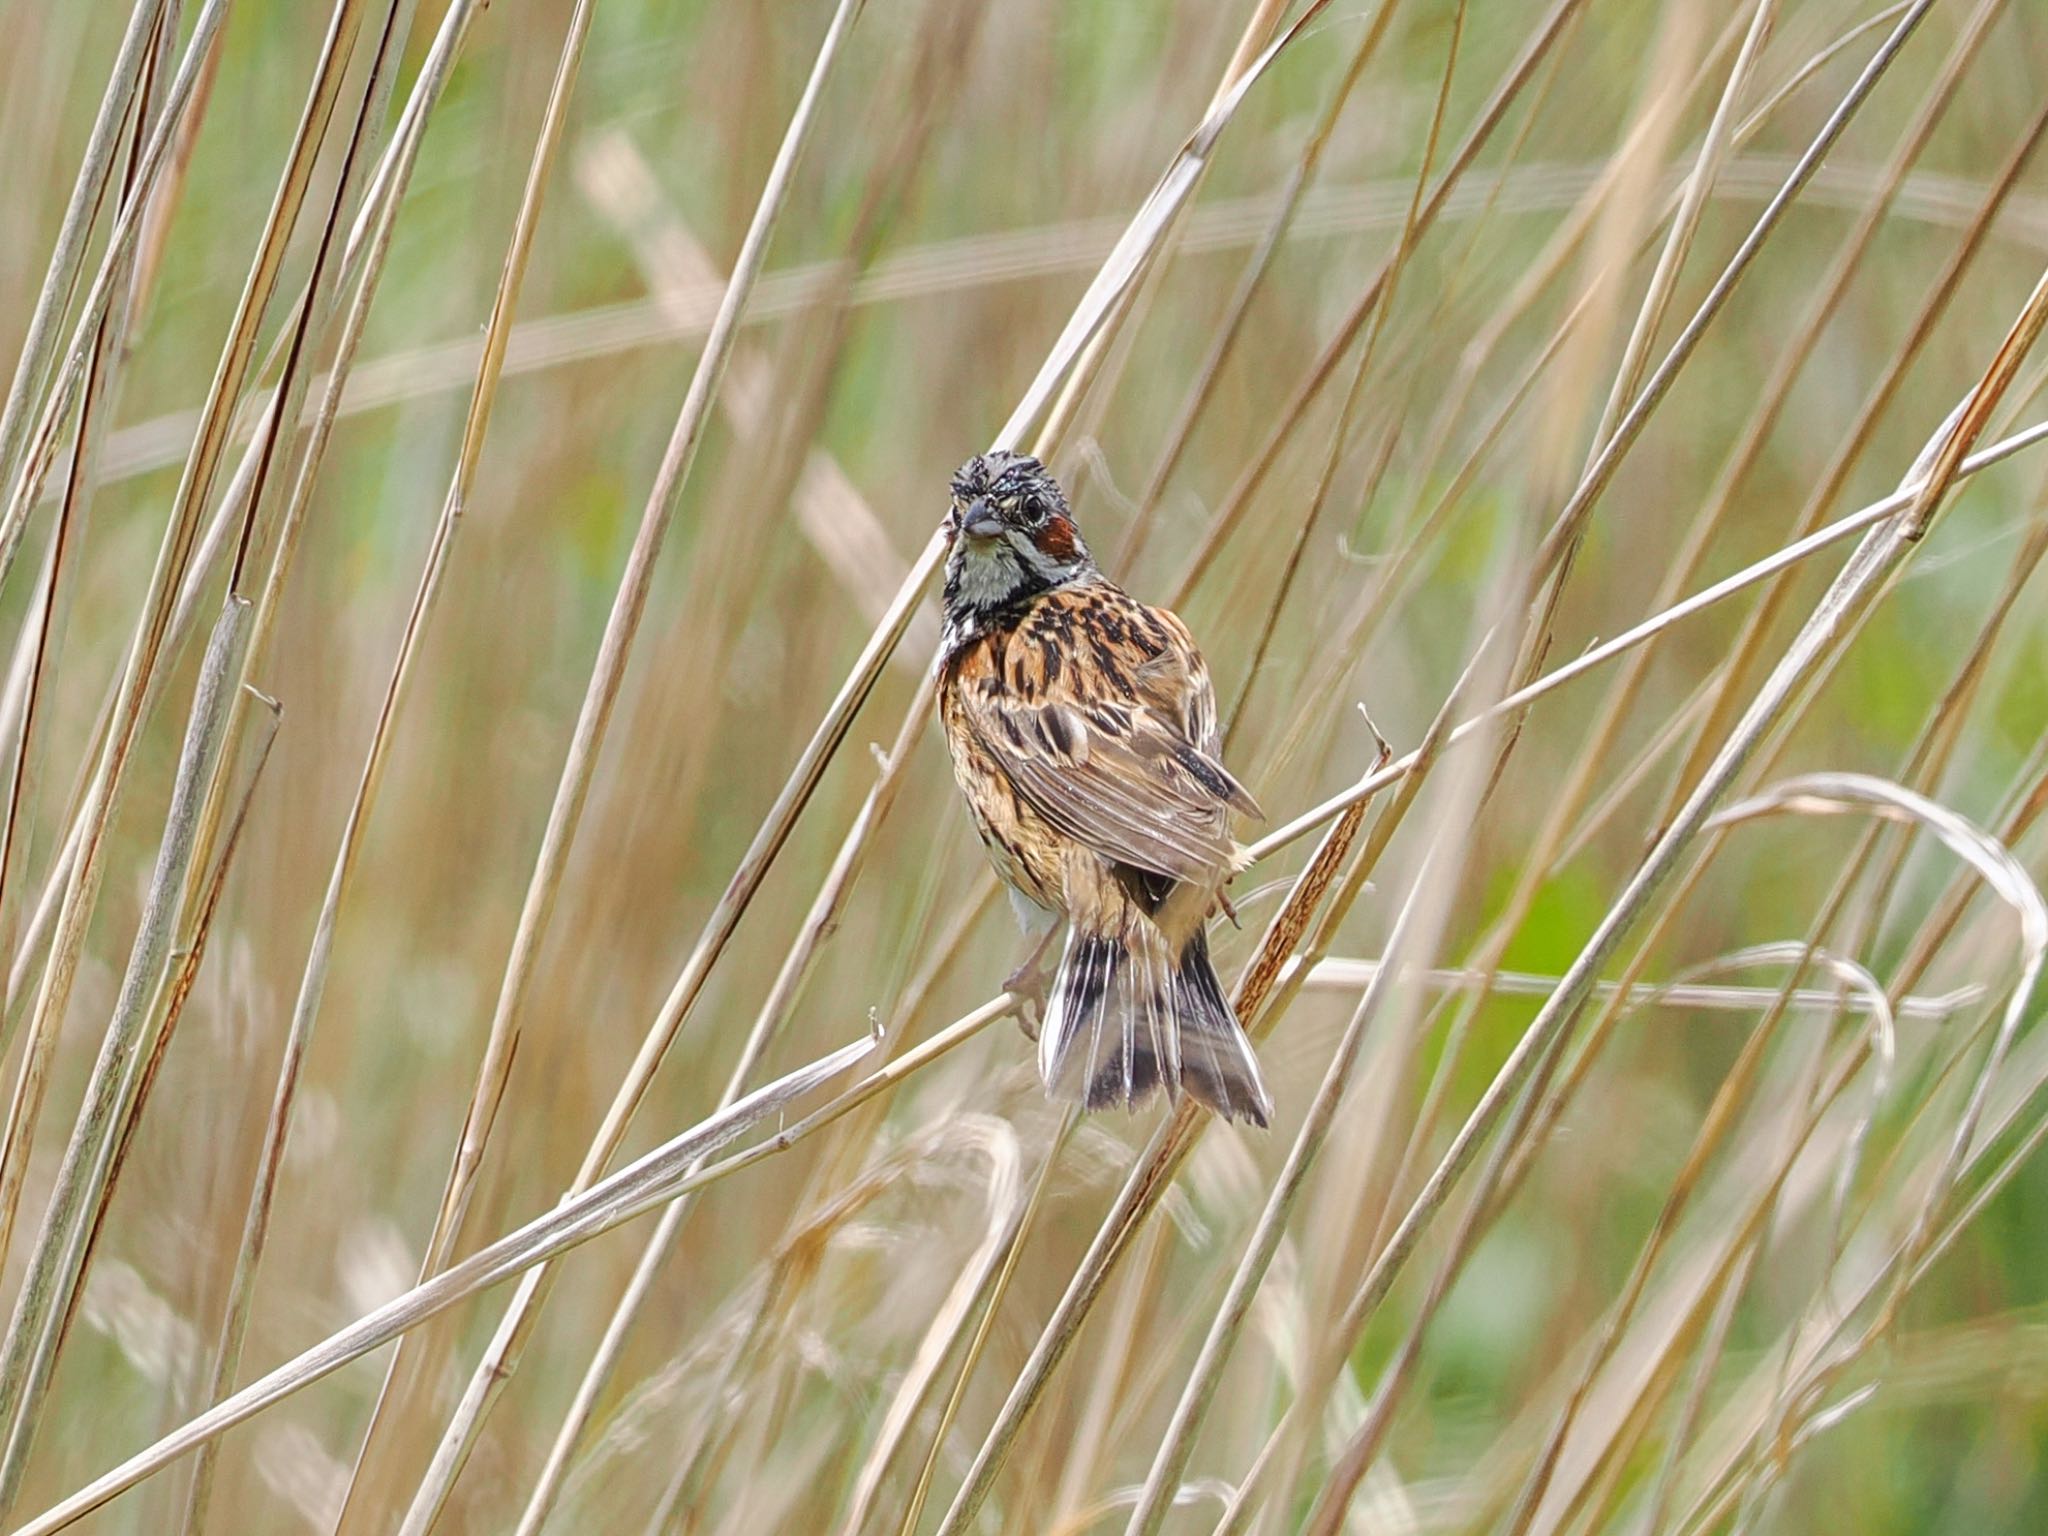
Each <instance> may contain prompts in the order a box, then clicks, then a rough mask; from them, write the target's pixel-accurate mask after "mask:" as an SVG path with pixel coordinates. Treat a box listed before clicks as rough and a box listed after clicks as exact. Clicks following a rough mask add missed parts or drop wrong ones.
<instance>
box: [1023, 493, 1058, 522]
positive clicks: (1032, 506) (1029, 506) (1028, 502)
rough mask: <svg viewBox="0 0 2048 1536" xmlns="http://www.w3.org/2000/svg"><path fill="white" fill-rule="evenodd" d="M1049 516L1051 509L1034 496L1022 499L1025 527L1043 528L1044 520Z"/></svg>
mask: <svg viewBox="0 0 2048 1536" xmlns="http://www.w3.org/2000/svg"><path fill="white" fill-rule="evenodd" d="M1051 515H1052V508H1051V507H1048V506H1047V505H1046V504H1045V502H1044V501H1042V500H1041V499H1040V498H1038V497H1036V496H1027V497H1025V498H1024V526H1025V527H1027V528H1043V527H1044V526H1045V520H1046V518H1048V517H1049V516H1051Z"/></svg>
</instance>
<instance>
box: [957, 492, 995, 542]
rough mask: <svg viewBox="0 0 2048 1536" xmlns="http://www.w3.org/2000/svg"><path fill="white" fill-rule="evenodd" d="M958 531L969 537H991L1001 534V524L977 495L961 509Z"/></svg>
mask: <svg viewBox="0 0 2048 1536" xmlns="http://www.w3.org/2000/svg"><path fill="white" fill-rule="evenodd" d="M960 531H961V532H962V533H964V534H966V535H967V537H968V538H970V539H993V538H996V537H999V536H1000V535H1001V533H1002V531H1003V525H1002V523H1001V522H999V521H998V520H997V518H996V515H995V513H993V512H991V511H990V510H989V505H988V503H987V502H986V501H984V500H982V498H981V497H979V496H977V497H975V498H974V500H973V501H971V502H969V503H968V504H967V505H966V507H965V508H963V509H962V510H961V513H960Z"/></svg>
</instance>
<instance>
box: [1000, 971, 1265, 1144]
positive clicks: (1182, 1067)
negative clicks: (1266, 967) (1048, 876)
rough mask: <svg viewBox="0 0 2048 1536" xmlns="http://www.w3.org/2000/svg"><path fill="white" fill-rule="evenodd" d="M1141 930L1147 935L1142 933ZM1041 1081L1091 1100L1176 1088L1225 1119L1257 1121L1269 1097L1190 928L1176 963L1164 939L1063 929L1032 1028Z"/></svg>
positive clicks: (1127, 1098) (1064, 1094)
mask: <svg viewBox="0 0 2048 1536" xmlns="http://www.w3.org/2000/svg"><path fill="white" fill-rule="evenodd" d="M1144 937H1145V938H1150V937H1152V935H1150V934H1147V935H1145V936H1144ZM1038 1066H1039V1072H1040V1075H1041V1076H1043V1077H1044V1079H1045V1086H1046V1088H1047V1090H1048V1091H1049V1092H1051V1093H1053V1094H1055V1095H1057V1096H1059V1097H1061V1098H1070V1099H1080V1100H1082V1101H1083V1102H1084V1103H1086V1104H1087V1106H1088V1107H1089V1108H1090V1109H1102V1108H1104V1107H1106V1106H1109V1105H1112V1104H1121V1105H1123V1106H1125V1107H1126V1108H1133V1107H1135V1106H1136V1105H1137V1104H1138V1103H1140V1102H1141V1101H1142V1100H1144V1099H1145V1098H1146V1097H1147V1096H1148V1095H1150V1094H1151V1093H1152V1091H1153V1090H1154V1089H1156V1088H1159V1087H1161V1086H1164V1087H1165V1088H1166V1089H1167V1091H1168V1092H1169V1093H1171V1094H1175V1095H1178V1094H1179V1093H1180V1092H1181V1091H1182V1090H1185V1091H1186V1092H1188V1093H1190V1094H1193V1095H1194V1097H1195V1098H1196V1099H1197V1100H1199V1101H1200V1102H1202V1103H1203V1104H1206V1105H1208V1106H1209V1108H1211V1109H1213V1110H1214V1111H1216V1113H1217V1114H1219V1115H1222V1116H1223V1117H1224V1118H1225V1119H1243V1120H1249V1121H1251V1122H1252V1123H1253V1124H1254V1125H1259V1126H1263V1125H1265V1124H1266V1123H1267V1121H1268V1120H1269V1119H1270V1118H1271V1117H1272V1113H1273V1101H1272V1100H1271V1098H1269V1097H1268V1096H1267V1093H1266V1085H1265V1084H1264V1082H1262V1081H1261V1080H1260V1077H1259V1063H1258V1058H1257V1057H1256V1056H1254V1055H1253V1054H1252V1046H1251V1041H1250V1040H1248V1039H1247V1038H1245V1033H1244V1030H1243V1028H1242V1027H1241V1026H1240V1025H1239V1024H1238V1022H1237V1015H1236V1014H1234V1013H1233V1012H1231V1008H1230V1001H1229V999H1228V998H1226V997H1225V996H1224V995H1223V985H1222V983H1221V982H1219V981H1218V980H1217V979H1216V968H1215V967H1214V966H1213V965H1211V964H1210V963H1209V941H1208V939H1207V938H1206V937H1205V936H1204V935H1203V934H1201V933H1200V932H1197V933H1196V934H1195V936H1194V938H1192V939H1191V940H1189V941H1188V944H1187V947H1186V948H1185V949H1183V950H1182V951H1181V956H1180V962H1179V964H1177V965H1175V964H1173V963H1172V962H1171V961H1169V960H1168V959H1167V957H1166V954H1165V950H1164V945H1163V944H1162V943H1153V944H1146V943H1144V942H1143V940H1142V939H1141V941H1140V942H1139V943H1138V944H1136V945H1126V944H1125V943H1124V942H1123V941H1122V940H1121V939H1116V938H1109V937H1106V936H1104V935H1101V934H1090V933H1081V932H1079V931H1071V932H1069V934H1068V935H1067V948H1066V953H1065V954H1064V955H1062V956H1061V958H1060V969H1059V974H1058V975H1057V976H1056V977H1055V978H1054V979H1053V984H1052V997H1051V1000H1050V1002H1049V1003H1048V1005H1047V1008H1046V1017H1045V1024H1044V1027H1043V1029H1042V1030H1041V1031H1040V1033H1039V1037H1038Z"/></svg>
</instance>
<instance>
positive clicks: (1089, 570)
mask: <svg viewBox="0 0 2048 1536" xmlns="http://www.w3.org/2000/svg"><path fill="white" fill-rule="evenodd" d="M946 532H947V534H948V536H949V537H950V538H951V539H952V541H953V547H952V548H951V550H949V551H948V553H947V556H946V627H947V630H948V633H949V636H951V637H953V638H954V639H955V640H958V639H963V638H968V637H971V636H972V635H973V634H975V633H978V632H979V631H980V630H981V629H982V628H983V627H985V625H986V624H987V622H988V621H989V620H990V619H991V618H993V617H994V616H995V615H996V614H998V613H1000V612H1002V611H1003V610H1004V609H1006V608H1009V607H1011V606H1012V605H1014V604H1016V603H1020V602H1023V601H1024V600H1025V599H1027V598H1030V597H1034V596H1036V595H1037V594H1038V593H1040V592H1049V591H1051V590H1052V589H1053V588H1055V587H1063V586H1066V585H1068V584H1069V583H1071V582H1074V581H1079V580H1084V579H1087V578H1089V577H1091V576H1093V575H1094V574H1095V561H1094V559H1093V557H1091V556H1090V555H1089V553H1088V546H1087V544H1085V543H1084V542H1083V541H1082V539H1081V530H1080V529H1079V528H1076V527H1075V526H1074V519H1073V516H1072V514H1071V513H1070V512H1069V511H1068V509H1067V498H1066V495H1065V493H1064V492H1062V491H1061V490H1060V487H1059V482H1058V481H1057V480H1055V479H1053V477H1052V475H1051V474H1050V473H1049V472H1048V471H1047V470H1046V467H1045V466H1044V465H1043V464H1041V463H1039V462H1038V460H1036V459H1034V458H1031V457H1030V456H1029V455H1027V454H1021V453H1010V452H1008V451H1006V450H1004V449H997V450H996V451H995V452H993V453H982V454H976V455H975V456H974V457H973V458H971V459H969V460H968V461H967V462H966V463H965V464H962V465H961V466H960V468H959V469H958V470H956V471H955V472H954V475H953V502H952V508H951V510H950V511H949V512H948V513H947V514H946Z"/></svg>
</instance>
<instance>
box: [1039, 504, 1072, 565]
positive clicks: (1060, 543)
mask: <svg viewBox="0 0 2048 1536" xmlns="http://www.w3.org/2000/svg"><path fill="white" fill-rule="evenodd" d="M1031 542H1032V543H1034V544H1036V545H1037V546H1038V547H1039V549H1040V550H1041V551H1043V552H1044V553H1045V554H1047V555H1050V556H1051V557H1052V558H1053V559H1055V560H1057V561H1059V562H1060V563H1061V564H1063V565H1064V564H1065V563H1066V562H1067V561H1069V560H1071V559H1073V558H1074V524H1073V522H1072V520H1071V519H1069V518H1066V517H1063V516H1062V515H1061V514H1059V513H1057V512H1055V513H1053V515H1052V516H1051V517H1049V518H1047V519H1046V523H1045V526H1044V527H1043V528H1041V529H1039V530H1038V532H1037V533H1035V534H1034V535H1033V536H1032V540H1031Z"/></svg>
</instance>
